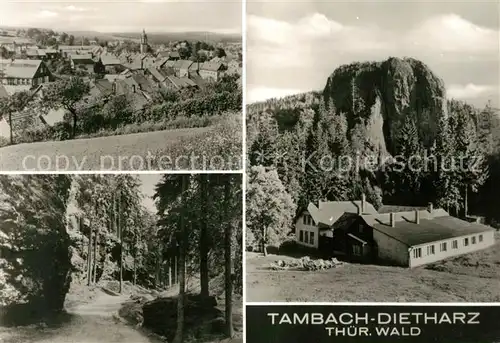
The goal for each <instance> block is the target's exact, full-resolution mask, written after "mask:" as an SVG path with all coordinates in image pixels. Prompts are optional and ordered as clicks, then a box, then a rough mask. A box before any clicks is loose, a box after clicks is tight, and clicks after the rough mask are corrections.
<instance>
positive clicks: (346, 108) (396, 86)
mask: <svg viewBox="0 0 500 343" xmlns="http://www.w3.org/2000/svg"><path fill="white" fill-rule="evenodd" d="M323 96H324V97H325V100H326V101H327V103H328V102H329V101H333V103H334V105H335V107H336V108H337V112H339V113H344V115H346V117H347V122H348V126H349V130H353V129H356V130H362V131H364V132H365V134H366V137H367V141H368V142H369V143H370V146H372V150H374V151H378V150H382V151H383V152H389V153H390V154H392V155H396V154H398V152H399V147H398V144H397V141H398V137H399V136H398V135H399V132H400V131H401V130H400V129H401V127H402V125H403V123H404V121H405V119H406V118H407V117H408V116H411V118H413V120H414V122H415V124H416V127H417V129H418V134H419V139H420V142H422V144H423V146H425V147H428V146H430V145H431V144H432V142H433V140H434V138H435V135H436V132H437V124H438V122H439V118H441V116H445V115H446V91H445V88H444V84H443V81H442V80H441V79H439V78H438V77H437V76H436V75H434V74H433V73H432V71H431V70H430V69H429V67H427V66H426V65H425V64H424V63H422V62H420V61H418V60H415V59H412V58H405V59H400V58H389V59H388V60H386V61H383V62H365V63H353V64H349V65H344V66H341V67H339V68H337V69H336V70H335V71H334V72H333V73H332V75H331V76H330V77H329V78H328V81H327V84H326V86H325V89H324V91H323Z"/></svg>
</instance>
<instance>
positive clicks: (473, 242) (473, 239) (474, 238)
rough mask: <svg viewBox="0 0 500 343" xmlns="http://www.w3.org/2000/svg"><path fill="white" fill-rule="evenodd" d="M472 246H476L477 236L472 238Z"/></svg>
mask: <svg viewBox="0 0 500 343" xmlns="http://www.w3.org/2000/svg"><path fill="white" fill-rule="evenodd" d="M472 244H476V236H473V237H472Z"/></svg>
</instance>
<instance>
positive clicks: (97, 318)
mask: <svg viewBox="0 0 500 343" xmlns="http://www.w3.org/2000/svg"><path fill="white" fill-rule="evenodd" d="M126 300H127V297H126V296H111V295H107V294H105V293H102V292H100V293H99V295H98V296H97V297H96V298H94V299H93V300H92V302H91V303H88V304H83V305H78V306H75V307H73V308H70V309H68V318H67V320H64V321H63V322H62V323H60V324H59V325H57V326H56V327H40V326H37V327H26V328H8V329H2V330H0V342H1V343H21V342H22V343H103V342H106V343H115V342H116V343H159V342H160V341H159V340H155V339H153V338H150V337H148V336H147V335H146V334H144V333H142V332H141V331H140V330H138V329H135V328H133V327H131V326H129V325H127V324H125V323H123V322H122V321H120V320H119V319H117V317H116V314H117V312H118V309H119V308H120V307H121V304H122V303H123V302H125V301H126Z"/></svg>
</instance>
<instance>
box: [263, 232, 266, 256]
mask: <svg viewBox="0 0 500 343" xmlns="http://www.w3.org/2000/svg"><path fill="white" fill-rule="evenodd" d="M266 242H267V229H266V228H264V230H263V232H262V252H263V253H264V256H267V244H266Z"/></svg>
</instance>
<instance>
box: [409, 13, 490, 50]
mask: <svg viewBox="0 0 500 343" xmlns="http://www.w3.org/2000/svg"><path fill="white" fill-rule="evenodd" d="M498 39H499V32H498V31H495V30H492V29H488V28H484V27H481V26H478V25H475V24H473V23H471V22H469V21H467V20H465V19H463V18H462V17H460V16H458V15H456V14H447V15H443V16H439V17H434V18H430V19H429V20H427V21H425V22H423V23H422V24H421V25H419V26H418V27H416V28H414V29H413V30H411V31H410V32H409V33H408V35H407V37H406V40H407V41H408V42H412V43H413V44H414V45H415V46H418V47H419V48H424V49H431V50H434V51H436V50H438V51H442V52H451V53H464V52H465V53H474V54H477V53H498V47H499V41H498Z"/></svg>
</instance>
